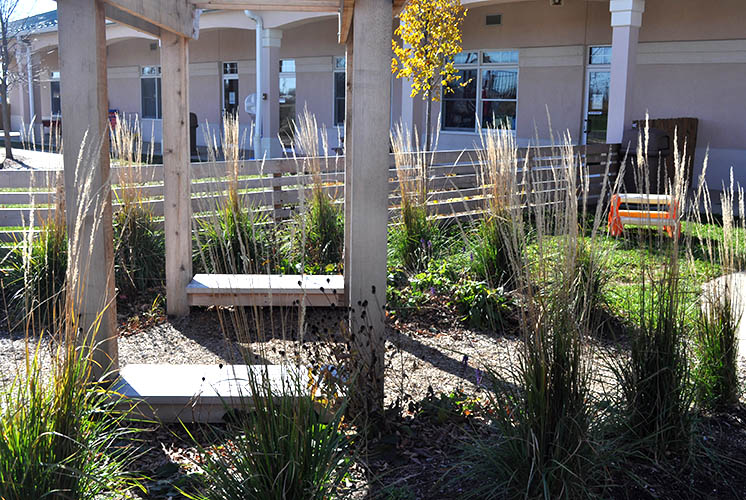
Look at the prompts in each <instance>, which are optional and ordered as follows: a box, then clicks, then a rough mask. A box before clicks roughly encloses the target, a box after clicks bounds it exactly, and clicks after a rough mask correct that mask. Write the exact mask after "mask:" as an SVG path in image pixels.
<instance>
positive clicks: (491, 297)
mask: <svg viewBox="0 0 746 500" xmlns="http://www.w3.org/2000/svg"><path fill="white" fill-rule="evenodd" d="M453 296H454V302H455V304H456V307H457V308H458V313H459V315H460V319H461V321H464V322H466V323H468V324H469V325H470V326H472V327H474V328H492V329H494V328H497V327H499V326H502V325H503V323H504V321H505V317H506V316H507V315H508V314H509V313H510V311H511V300H510V298H509V297H507V296H506V295H505V294H503V293H502V289H494V288H490V287H489V286H488V285H487V284H486V283H484V282H479V281H463V282H460V283H459V284H458V285H457V286H456V287H454V294H453Z"/></svg>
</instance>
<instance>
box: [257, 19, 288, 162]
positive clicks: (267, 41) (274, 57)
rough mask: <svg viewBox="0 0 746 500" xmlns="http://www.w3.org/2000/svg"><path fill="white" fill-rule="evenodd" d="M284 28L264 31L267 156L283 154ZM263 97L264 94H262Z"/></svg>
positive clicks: (264, 111) (264, 128) (263, 126)
mask: <svg viewBox="0 0 746 500" xmlns="http://www.w3.org/2000/svg"><path fill="white" fill-rule="evenodd" d="M281 44H282V30H278V29H268V28H265V29H264V31H263V33H262V62H261V64H262V91H263V92H264V94H265V95H266V96H267V99H266V100H265V101H264V102H263V103H262V104H263V107H262V148H261V151H262V154H264V155H265V156H266V157H267V158H279V157H282V156H283V154H282V153H283V151H282V145H281V144H280V140H279V139H278V138H277V133H278V132H279V130H280V45H281ZM261 97H262V99H263V98H264V96H261Z"/></svg>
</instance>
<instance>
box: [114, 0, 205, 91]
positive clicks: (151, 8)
mask: <svg viewBox="0 0 746 500" xmlns="http://www.w3.org/2000/svg"><path fill="white" fill-rule="evenodd" d="M101 1H103V2H105V3H107V4H108V5H111V6H112V7H114V8H116V9H118V10H120V11H122V12H125V13H127V14H129V15H131V16H133V17H135V18H138V19H141V20H143V21H145V22H146V23H148V24H151V25H154V26H157V27H158V28H160V29H161V30H162V31H163V32H169V33H172V34H177V35H181V36H183V37H187V38H194V33H195V8H194V5H193V4H191V3H190V2H189V0H101ZM122 22H123V21H122ZM132 27H133V28H135V29H137V26H132ZM164 75H167V73H165V72H164ZM167 80H168V78H164V83H165V81H167ZM164 95H165V93H164Z"/></svg>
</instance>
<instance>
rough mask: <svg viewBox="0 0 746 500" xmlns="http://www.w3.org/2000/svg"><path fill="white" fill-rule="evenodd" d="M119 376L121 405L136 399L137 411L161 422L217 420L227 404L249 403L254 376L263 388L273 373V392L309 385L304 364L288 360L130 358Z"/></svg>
mask: <svg viewBox="0 0 746 500" xmlns="http://www.w3.org/2000/svg"><path fill="white" fill-rule="evenodd" d="M119 377H120V378H119V381H118V382H117V383H116V384H115V386H114V388H113V389H114V390H115V391H117V392H118V393H119V394H121V395H122V396H124V398H125V400H124V401H120V402H119V406H120V408H121V409H125V408H127V406H126V405H128V404H132V403H134V404H136V405H137V406H136V407H135V411H136V413H137V414H139V415H142V416H144V417H146V418H155V419H158V420H160V421H161V422H179V421H182V422H199V423H217V422H222V421H224V417H225V414H226V413H227V412H228V411H229V408H237V409H243V410H247V409H251V408H252V407H253V402H252V392H251V388H252V384H251V383H250V381H251V380H253V381H254V383H253V387H257V386H258V387H261V388H264V387H266V386H265V385H263V384H264V383H265V377H269V384H271V385H270V387H271V388H272V393H273V394H275V396H286V397H298V396H299V395H300V394H301V391H306V390H307V387H308V373H307V371H306V369H304V368H298V367H294V366H289V365H250V366H249V365H165V364H155V365H146V364H130V365H127V366H125V367H123V368H122V369H121V370H120V372H119ZM250 377H253V378H250ZM283 386H284V388H283Z"/></svg>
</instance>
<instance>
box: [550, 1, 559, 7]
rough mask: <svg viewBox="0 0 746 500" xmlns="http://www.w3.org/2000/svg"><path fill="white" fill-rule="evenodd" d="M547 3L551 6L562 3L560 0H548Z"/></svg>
mask: <svg viewBox="0 0 746 500" xmlns="http://www.w3.org/2000/svg"><path fill="white" fill-rule="evenodd" d="M549 5H552V6H557V5H562V0H549Z"/></svg>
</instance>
